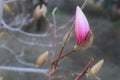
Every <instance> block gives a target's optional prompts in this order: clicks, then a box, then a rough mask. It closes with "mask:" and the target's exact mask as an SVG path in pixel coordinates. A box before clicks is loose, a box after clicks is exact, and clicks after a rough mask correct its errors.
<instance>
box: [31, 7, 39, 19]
mask: <svg viewBox="0 0 120 80" xmlns="http://www.w3.org/2000/svg"><path fill="white" fill-rule="evenodd" d="M39 17H41V12H40V5H38V6H37V7H36V8H35V11H34V14H33V19H34V20H37V19H39Z"/></svg>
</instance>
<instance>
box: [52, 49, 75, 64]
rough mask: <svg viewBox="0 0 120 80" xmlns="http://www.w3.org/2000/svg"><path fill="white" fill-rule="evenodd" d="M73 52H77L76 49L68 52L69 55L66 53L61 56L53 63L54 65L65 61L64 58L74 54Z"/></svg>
mask: <svg viewBox="0 0 120 80" xmlns="http://www.w3.org/2000/svg"><path fill="white" fill-rule="evenodd" d="M73 52H75V49H72V50H70V51H68V52H67V53H65V54H64V55H62V56H60V57H59V58H57V59H55V60H54V61H53V62H52V64H53V65H54V64H56V62H58V61H59V60H60V59H63V58H64V57H66V56H68V55H70V54H72V53H73Z"/></svg>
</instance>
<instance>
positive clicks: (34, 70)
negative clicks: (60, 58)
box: [0, 66, 48, 75]
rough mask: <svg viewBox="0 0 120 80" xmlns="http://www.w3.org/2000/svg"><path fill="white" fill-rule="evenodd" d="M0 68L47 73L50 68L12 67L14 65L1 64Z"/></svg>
mask: <svg viewBox="0 0 120 80" xmlns="http://www.w3.org/2000/svg"><path fill="white" fill-rule="evenodd" d="M0 70H8V71H18V72H32V73H42V74H45V75H47V72H48V69H37V68H25V67H12V66H0Z"/></svg>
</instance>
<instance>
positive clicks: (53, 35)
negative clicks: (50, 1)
mask: <svg viewBox="0 0 120 80" xmlns="http://www.w3.org/2000/svg"><path fill="white" fill-rule="evenodd" d="M56 11H57V7H56V8H54V9H53V11H52V18H53V29H52V30H53V31H52V32H53V34H52V59H54V55H55V41H56V19H55V12H56Z"/></svg>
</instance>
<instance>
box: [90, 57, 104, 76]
mask: <svg viewBox="0 0 120 80" xmlns="http://www.w3.org/2000/svg"><path fill="white" fill-rule="evenodd" d="M103 63H104V59H102V60H100V61H99V62H97V63H96V64H95V65H94V66H93V67H92V68H91V70H90V73H89V76H91V77H94V76H96V74H97V73H98V72H99V70H100V69H101V67H102V65H103Z"/></svg>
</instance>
